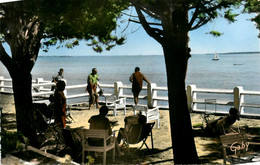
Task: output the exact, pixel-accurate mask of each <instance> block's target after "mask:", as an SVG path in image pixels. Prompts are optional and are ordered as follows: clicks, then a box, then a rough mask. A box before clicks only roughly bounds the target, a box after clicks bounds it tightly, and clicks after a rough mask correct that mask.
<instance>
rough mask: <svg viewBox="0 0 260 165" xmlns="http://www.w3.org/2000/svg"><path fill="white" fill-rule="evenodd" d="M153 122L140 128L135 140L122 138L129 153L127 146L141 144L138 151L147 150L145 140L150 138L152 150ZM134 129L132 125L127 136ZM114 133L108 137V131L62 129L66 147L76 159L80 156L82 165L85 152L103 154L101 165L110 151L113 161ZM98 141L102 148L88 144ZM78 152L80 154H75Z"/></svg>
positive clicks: (104, 162)
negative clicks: (100, 142)
mask: <svg viewBox="0 0 260 165" xmlns="http://www.w3.org/2000/svg"><path fill="white" fill-rule="evenodd" d="M154 124H155V122H153V123H146V124H145V127H142V129H140V130H139V131H138V132H139V133H138V134H137V135H136V136H135V137H136V138H135V139H131V140H129V139H128V136H126V137H123V139H122V140H123V145H125V146H126V147H127V149H128V151H129V153H130V150H129V145H130V144H138V143H140V142H141V143H142V144H141V146H140V147H139V148H138V150H140V149H141V148H142V147H143V146H146V148H147V149H148V150H149V149H150V148H149V147H148V145H147V139H148V138H149V137H150V139H151V145H152V149H153V134H152V129H153V126H154ZM147 128H148V129H147ZM134 129H135V125H132V126H131V127H130V130H129V135H130V134H131V132H132V131H133V130H134ZM115 133H116V131H113V133H112V134H111V135H108V130H99V129H84V128H77V129H63V130H62V134H63V139H64V143H65V145H66V147H69V148H71V150H72V151H74V155H73V156H74V157H76V158H78V157H79V156H80V155H81V159H82V160H81V162H82V163H83V164H84V163H85V159H86V154H85V152H101V153H103V164H106V157H107V152H108V151H110V150H112V158H113V162H114V161H115V149H116V138H115ZM90 138H94V139H100V140H102V141H103V145H102V146H93V145H91V144H90V143H89V141H88V139H90ZM77 151H80V152H77Z"/></svg>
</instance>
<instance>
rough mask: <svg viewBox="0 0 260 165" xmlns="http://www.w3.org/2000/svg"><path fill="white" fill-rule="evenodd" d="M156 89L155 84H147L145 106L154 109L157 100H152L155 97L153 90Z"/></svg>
mask: <svg viewBox="0 0 260 165" xmlns="http://www.w3.org/2000/svg"><path fill="white" fill-rule="evenodd" d="M155 87H156V84H155V83H151V84H147V106H148V107H156V106H157V100H154V98H155V97H156V96H157V91H156V90H155V89H154V88H155Z"/></svg>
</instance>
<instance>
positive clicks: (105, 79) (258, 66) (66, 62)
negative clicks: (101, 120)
mask: <svg viewBox="0 0 260 165" xmlns="http://www.w3.org/2000/svg"><path fill="white" fill-rule="evenodd" d="M219 57H220V60H219V61H212V60H211V59H212V58H213V55H193V56H192V57H191V58H190V60H189V66H188V74H187V79H186V84H187V85H189V84H196V85H197V87H199V88H220V89H233V88H234V87H235V86H243V87H244V89H245V90H258V91H260V74H259V73H260V54H232V55H230V54H228V55H227V54H223V55H222V54H221V55H219ZM136 66H139V67H140V68H141V72H142V73H144V74H145V75H146V77H147V78H148V79H149V80H150V81H151V82H154V83H156V84H157V85H158V86H166V85H167V82H166V69H165V63H164V57H163V56H87V57H80V56H77V57H64V56H63V57H57V56H55V57H46V56H45V57H43V56H41V57H39V58H38V60H37V62H36V64H35V66H34V68H33V70H32V76H33V79H35V78H38V77H42V78H44V79H46V80H51V77H52V76H56V75H57V72H58V70H59V68H61V67H62V68H64V77H65V78H66V79H67V83H68V85H75V84H84V83H86V79H87V76H88V74H89V73H90V72H91V69H92V68H93V67H96V68H97V69H98V74H99V77H100V79H101V81H100V83H101V84H113V83H114V82H115V81H122V82H123V83H124V84H130V82H129V77H130V75H131V73H132V72H133V71H134V68H135V67H136ZM0 75H4V76H5V77H9V74H8V73H7V71H6V69H5V67H4V66H3V65H2V63H0ZM230 97H231V98H232V96H230ZM252 100H253V101H254V102H258V103H259V102H260V98H252Z"/></svg>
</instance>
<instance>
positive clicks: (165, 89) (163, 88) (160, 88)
mask: <svg viewBox="0 0 260 165" xmlns="http://www.w3.org/2000/svg"><path fill="white" fill-rule="evenodd" d="M153 89H155V90H162V91H167V90H168V88H167V87H154V88H153Z"/></svg>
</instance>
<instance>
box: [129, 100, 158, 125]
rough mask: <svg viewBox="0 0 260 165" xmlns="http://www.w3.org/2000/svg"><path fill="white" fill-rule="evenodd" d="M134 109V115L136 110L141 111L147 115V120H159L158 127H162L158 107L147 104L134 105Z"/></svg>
mask: <svg viewBox="0 0 260 165" xmlns="http://www.w3.org/2000/svg"><path fill="white" fill-rule="evenodd" d="M133 110H134V115H135V114H136V111H140V112H141V113H142V115H144V116H146V120H147V122H149V121H151V120H157V128H159V127H160V113H159V108H158V107H154V108H148V107H147V106H146V105H134V106H133Z"/></svg>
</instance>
